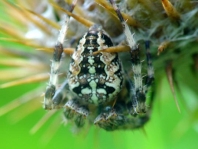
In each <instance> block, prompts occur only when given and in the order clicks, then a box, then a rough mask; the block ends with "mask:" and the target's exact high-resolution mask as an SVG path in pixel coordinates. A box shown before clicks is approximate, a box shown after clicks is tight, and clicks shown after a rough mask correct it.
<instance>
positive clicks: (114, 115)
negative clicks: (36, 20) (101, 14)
mask: <svg viewBox="0 0 198 149" xmlns="http://www.w3.org/2000/svg"><path fill="white" fill-rule="evenodd" d="M110 3H111V5H112V6H113V8H114V10H115V12H116V14H117V16H118V18H119V19H120V22H121V24H122V26H123V31H124V34H125V36H126V40H127V43H128V47H129V48H128V49H129V50H128V52H129V53H130V55H131V64H132V72H133V75H132V76H133V81H132V76H131V75H130V74H128V73H127V71H126V70H125V71H124V68H123V66H122V64H121V62H120V60H119V58H118V52H119V51H122V50H121V48H119V47H117V48H114V47H113V43H112V41H111V39H110V37H109V36H108V35H107V33H105V32H104V30H103V29H102V28H101V27H100V26H99V25H96V24H95V25H93V26H91V27H90V28H89V30H88V32H86V33H85V34H84V36H83V37H82V38H81V39H80V41H79V44H78V45H77V47H76V49H75V51H74V52H73V54H72V58H71V63H70V66H69V72H68V74H67V79H66V80H65V81H64V83H63V84H62V86H61V87H60V88H58V87H57V80H58V73H59V67H60V60H61V55H62V52H63V42H64V37H65V35H66V31H67V27H68V24H69V19H70V18H69V17H67V18H66V21H65V24H64V25H63V26H62V28H61V30H60V35H59V38H58V41H57V44H56V46H55V50H54V56H53V60H52V65H51V74H50V81H49V84H48V86H47V89H46V93H45V99H44V108H45V109H47V110H51V109H58V108H62V107H63V108H64V109H65V111H64V115H65V116H66V118H67V119H74V122H75V124H76V126H77V127H82V126H83V125H84V123H85V122H86V121H85V120H86V119H88V121H89V122H90V123H92V124H95V125H98V126H99V127H101V128H103V129H105V130H117V129H133V128H138V127H141V126H143V125H144V124H145V123H146V122H147V121H148V119H149V113H150V112H149V110H148V109H146V105H145V102H146V93H147V90H148V87H149V86H151V84H152V82H153V80H154V72H153V66H152V63H151V56H150V53H149V42H148V41H147V42H146V57H147V67H148V69H147V77H146V79H145V80H144V82H145V84H143V79H142V75H141V69H142V66H141V61H140V50H139V46H138V44H137V43H136V42H135V40H134V38H133V34H132V33H131V32H130V29H129V27H128V25H127V23H126V22H125V21H124V18H123V16H122V14H121V12H120V10H119V9H118V7H117V6H116V4H115V3H114V1H113V0H110ZM75 5H76V1H73V4H72V6H71V9H70V12H72V11H73V9H74V6H75ZM123 51H124V50H123ZM57 88H58V89H57Z"/></svg>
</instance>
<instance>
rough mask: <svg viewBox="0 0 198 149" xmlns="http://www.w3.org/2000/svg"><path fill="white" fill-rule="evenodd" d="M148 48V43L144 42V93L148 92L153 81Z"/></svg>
mask: <svg viewBox="0 0 198 149" xmlns="http://www.w3.org/2000/svg"><path fill="white" fill-rule="evenodd" d="M149 48H150V41H146V42H145V49H146V61H147V76H146V79H145V86H144V92H145V93H146V92H147V91H148V88H149V87H150V86H151V85H152V83H153V81H154V69H153V65H152V59H151V54H150V50H149Z"/></svg>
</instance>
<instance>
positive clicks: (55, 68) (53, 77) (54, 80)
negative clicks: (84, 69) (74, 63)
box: [43, 0, 77, 110]
mask: <svg viewBox="0 0 198 149" xmlns="http://www.w3.org/2000/svg"><path fill="white" fill-rule="evenodd" d="M76 2H77V0H74V1H73V3H72V5H71V8H70V12H72V11H73V9H74V6H75V5H76ZM69 20H70V17H69V16H67V15H65V22H64V24H63V25H62V27H61V30H60V33H59V36H58V40H57V43H56V45H55V48H54V54H53V59H52V64H51V72H50V80H49V83H48V86H47V89H46V92H45V97H44V105H43V107H44V109H48V110H50V109H54V108H56V107H57V106H54V103H53V100H52V98H53V96H54V94H55V92H56V89H57V84H58V75H59V67H60V63H61V57H62V53H63V43H64V40H65V36H66V34H67V29H68V24H69Z"/></svg>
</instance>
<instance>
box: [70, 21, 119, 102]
mask: <svg viewBox="0 0 198 149" xmlns="http://www.w3.org/2000/svg"><path fill="white" fill-rule="evenodd" d="M112 46H113V43H112V41H111V39H110V38H109V37H108V35H106V34H105V33H104V31H103V30H102V29H101V27H99V26H97V25H94V26H92V27H90V29H89V31H88V32H87V33H85V35H84V36H83V37H82V38H81V39H80V41H79V44H78V46H77V48H76V50H75V51H74V53H73V55H72V62H71V64H70V68H69V75H68V85H69V89H70V90H71V91H73V92H74V93H76V94H77V95H78V96H79V97H80V98H81V99H82V100H83V101H84V102H86V103H91V104H96V105H97V104H102V103H104V102H108V101H109V100H112V99H115V98H116V95H117V94H118V93H119V92H120V90H121V87H122V82H123V77H122V68H121V64H120V61H119V59H118V53H107V52H101V53H99V54H95V55H93V52H96V51H99V50H102V49H106V48H108V47H112Z"/></svg>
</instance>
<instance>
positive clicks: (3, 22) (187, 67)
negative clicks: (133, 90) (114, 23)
mask: <svg viewBox="0 0 198 149" xmlns="http://www.w3.org/2000/svg"><path fill="white" fill-rule="evenodd" d="M5 2H9V4H11V5H7V3H5ZM45 2H47V1H45ZM88 2H90V1H88ZM127 2H128V3H129V2H130V1H127ZM131 2H132V1H131ZM138 2H139V3H140V4H141V1H138ZM151 2H156V1H151ZM188 2H191V1H190V0H189V1H188ZM22 4H24V5H23V6H26V7H28V6H29V7H28V8H29V9H31V10H33V11H36V10H37V9H36V8H37V7H36V6H38V1H35V2H31V1H23V0H16V1H14V0H10V1H6V0H2V1H0V87H1V88H0V140H1V141H0V149H23V148H24V149H25V148H29V149H45V148H46V149H55V148H56V149H57V148H59V149H61V148H69V149H78V148H81V149H84V148H85V149H109V148H114V149H121V148H123V149H155V148H160V149H185V148H188V149H195V148H197V146H198V141H197V140H198V94H197V93H198V90H197V84H198V78H197V74H196V70H195V68H196V67H193V69H194V70H195V72H194V71H192V67H191V66H193V65H195V64H196V65H197V63H196V61H195V60H194V61H193V58H192V56H191V55H190V54H191V52H192V51H193V54H196V53H198V44H197V39H196V40H195V42H192V44H184V47H185V49H187V52H183V51H184V50H183V51H182V50H181V51H182V52H180V53H179V52H178V51H173V50H172V51H171V52H167V53H166V55H165V56H164V57H163V53H162V57H157V56H156V55H157V50H156V48H157V47H155V46H154V47H152V48H151V51H153V53H152V54H153V55H154V66H155V68H156V70H155V73H156V76H155V79H156V80H155V97H154V105H153V109H152V113H151V118H150V121H149V122H148V123H147V124H146V125H145V126H144V128H141V129H138V130H122V131H114V132H106V131H104V130H101V129H98V128H97V127H96V126H91V127H90V128H84V129H82V130H80V132H79V133H74V130H73V129H72V126H71V124H67V125H65V124H64V123H63V120H62V110H59V111H58V112H56V113H53V112H51V111H50V112H47V111H45V110H43V108H42V101H43V97H42V95H43V93H44V91H45V86H46V84H47V78H46V75H45V74H46V73H47V72H49V68H50V67H49V66H50V62H49V60H50V58H51V57H50V56H51V54H50V53H48V52H46V55H45V54H44V53H43V52H41V51H37V50H35V47H33V46H32V45H35V43H34V44H33V43H31V45H28V44H27V42H26V41H27V39H26V38H27V36H26V33H27V30H28V29H29V30H30V28H31V27H32V26H31V25H30V26H31V27H30V26H29V22H30V24H34V23H32V22H31V21H30V20H29V19H28V18H27V16H26V17H24V16H23V17H21V13H27V12H26V11H24V10H23V11H22V12H20V13H19V12H18V11H15V10H14V8H15V7H18V6H22ZM12 5H14V7H12ZM34 8H35V9H34ZM94 8H95V7H94ZM20 9H21V8H20ZM192 10H193V7H192ZM37 11H39V10H37ZM27 14H28V13H27ZM15 15H16V16H15ZM58 15H60V14H59V13H58ZM195 16H196V15H195ZM195 16H193V17H195ZM34 17H35V16H34ZM151 17H152V16H151ZM48 19H50V18H48ZM59 19H60V18H59ZM37 21H38V20H37ZM38 22H39V21H38ZM195 24H196V23H195ZM192 25H194V24H192ZM27 26H29V28H28V27H27ZM37 27H38V26H37ZM33 29H35V28H34V27H33ZM40 30H42V29H40ZM42 31H43V30H42ZM43 32H45V31H43ZM46 34H47V33H46ZM159 34H160V33H159ZM56 35H57V32H56V33H54V34H53V35H51V36H52V37H53V36H55V37H56ZM31 36H32V35H31ZM37 36H38V34H37ZM48 37H49V36H48ZM55 37H54V38H52V39H51V38H47V36H43V37H42V38H45V40H42V41H43V42H44V41H46V42H47V41H48V40H55ZM35 38H36V37H35ZM39 38H40V37H38V38H36V40H39ZM10 39H11V40H10ZM13 39H17V41H14V40H13ZM19 40H20V41H22V42H21V43H19ZM190 40H191V39H190ZM53 44H54V43H51V46H52V45H53ZM42 46H46V44H45V43H43V45H42ZM189 49H190V50H191V52H188V51H190V50H189ZM18 51H19V52H18ZM189 53H190V54H189ZM179 54H181V56H180V57H179V58H180V59H174V57H173V61H177V60H179V61H178V62H176V63H175V65H177V67H176V68H177V69H176V70H177V71H176V72H175V77H176V82H174V83H176V84H175V88H174V90H175V96H176V98H177V99H178V102H179V106H180V112H179V110H178V108H177V106H176V104H175V101H174V97H173V94H172V91H171V88H170V84H169V82H168V79H167V72H166V69H165V64H164V63H166V60H167V57H172V55H179ZM182 54H183V55H184V56H183V55H182ZM43 55H45V57H42V56H43ZM186 55H187V56H186ZM40 56H41V57H40ZM182 56H183V57H182ZM156 57H157V58H156ZM182 58H183V59H182ZM41 59H42V60H43V61H41ZM194 59H195V58H194ZM9 62H10V63H9ZM42 64H43V65H42ZM173 66H174V65H173ZM38 73H40V74H42V75H41V76H42V77H41V78H40V79H37V80H36V81H35V80H34V79H35V78H34V79H33V78H32V76H35V75H36V74H38ZM26 77H30V80H33V81H30V82H29V83H28V81H26V82H25V83H24V84H23V83H18V84H17V83H16V84H14V85H12V84H11V85H10V84H6V83H7V82H12V81H15V80H20V79H23V78H26ZM149 96H150V95H148V97H149ZM47 113H51V115H50V114H48V115H47ZM45 116H46V117H47V116H49V117H50V118H49V119H48V120H47V121H46V122H44V123H43V125H42V126H41V127H39V128H38V127H35V126H37V124H38V122H39V121H40V120H41V119H42V118H43V117H45Z"/></svg>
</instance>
